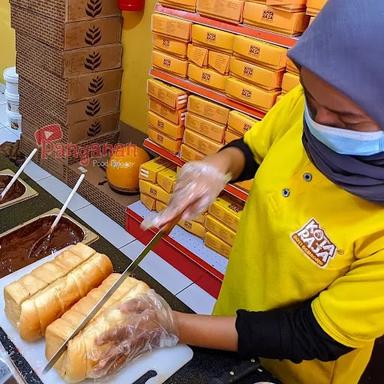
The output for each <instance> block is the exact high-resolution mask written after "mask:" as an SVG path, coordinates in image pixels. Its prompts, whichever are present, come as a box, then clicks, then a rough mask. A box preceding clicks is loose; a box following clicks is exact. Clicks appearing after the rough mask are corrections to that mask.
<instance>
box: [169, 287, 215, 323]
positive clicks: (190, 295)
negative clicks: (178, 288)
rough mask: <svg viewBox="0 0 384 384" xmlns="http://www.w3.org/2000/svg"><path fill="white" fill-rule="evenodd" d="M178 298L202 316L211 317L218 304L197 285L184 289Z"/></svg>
mask: <svg viewBox="0 0 384 384" xmlns="http://www.w3.org/2000/svg"><path fill="white" fill-rule="evenodd" d="M176 297H177V298H178V299H179V300H181V301H182V302H183V303H184V304H186V305H188V307H189V308H191V309H192V310H193V311H195V312H196V313H198V314H200V315H211V314H212V311H213V307H214V305H215V302H216V299H215V298H213V297H212V296H211V295H209V294H208V293H207V292H205V291H204V290H203V289H201V288H200V287H199V286H198V285H196V284H193V285H191V286H190V287H188V288H186V289H184V290H183V291H182V292H180V293H178V294H177V295H176Z"/></svg>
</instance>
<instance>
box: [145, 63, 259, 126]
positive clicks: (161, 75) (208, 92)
mask: <svg viewBox="0 0 384 384" xmlns="http://www.w3.org/2000/svg"><path fill="white" fill-rule="evenodd" d="M150 75H151V76H153V77H154V78H155V79H159V80H162V81H164V82H166V83H168V84H171V85H174V86H176V87H178V88H182V89H184V90H186V91H188V92H191V93H194V94H196V95H199V96H202V97H205V98H206V99H209V100H211V101H214V102H215V103H219V104H222V105H224V106H226V107H228V108H231V109H235V110H236V111H239V112H243V113H246V114H247V115H250V116H252V117H254V118H256V119H262V118H263V117H264V116H265V112H263V111H260V110H258V109H255V108H253V107H251V106H248V105H246V104H242V103H240V102H237V101H235V100H232V99H230V98H228V97H227V96H225V95H224V94H223V93H220V92H216V91H214V90H212V89H209V88H206V87H204V86H203V85H200V84H196V83H193V82H192V81H189V80H186V79H182V78H181V77H178V76H175V75H172V74H170V73H166V72H164V71H161V70H159V69H155V68H152V69H151V71H150Z"/></svg>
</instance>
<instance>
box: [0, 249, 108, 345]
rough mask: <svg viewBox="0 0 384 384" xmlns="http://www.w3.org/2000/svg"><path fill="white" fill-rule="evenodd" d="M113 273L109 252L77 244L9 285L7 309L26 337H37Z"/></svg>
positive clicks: (6, 292) (30, 338) (5, 294)
mask: <svg viewBox="0 0 384 384" xmlns="http://www.w3.org/2000/svg"><path fill="white" fill-rule="evenodd" d="M111 273H112V263H111V261H110V260H109V258H108V257H107V256H105V255H102V254H99V253H96V252H95V251H94V250H93V249H92V248H90V247H88V246H86V245H84V244H82V243H79V244H76V245H74V246H72V247H71V248H69V249H68V250H66V251H64V252H62V253H60V254H59V255H58V256H57V257H56V258H55V259H54V260H52V261H49V262H47V263H45V264H43V265H41V266H40V267H38V268H36V269H34V270H33V271H32V272H30V273H28V274H27V275H25V276H24V277H22V278H21V279H19V280H18V281H15V282H13V283H11V284H9V285H8V286H6V287H5V288H4V300H5V313H6V315H7V317H8V319H9V320H10V321H11V323H12V324H13V325H14V326H15V328H17V329H18V331H19V333H20V336H21V337H22V338H23V339H25V340H27V341H34V340H37V339H39V338H41V337H42V336H43V335H44V332H45V329H46V328H47V326H48V325H49V324H50V323H52V322H53V321H55V320H56V319H57V318H59V317H60V316H61V315H62V314H63V313H64V312H65V311H67V310H68V309H69V308H70V307H71V306H72V305H73V304H74V303H76V302H77V301H78V300H80V299H81V298H82V297H84V296H86V295H87V293H88V292H89V291H90V290H91V289H93V288H95V287H97V286H98V285H100V284H101V282H102V281H103V280H104V279H105V278H106V277H107V276H108V275H110V274H111Z"/></svg>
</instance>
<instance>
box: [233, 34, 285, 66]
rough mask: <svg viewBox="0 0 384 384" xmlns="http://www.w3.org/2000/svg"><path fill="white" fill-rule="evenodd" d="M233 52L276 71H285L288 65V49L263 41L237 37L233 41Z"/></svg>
mask: <svg viewBox="0 0 384 384" xmlns="http://www.w3.org/2000/svg"><path fill="white" fill-rule="evenodd" d="M233 52H234V54H235V55H236V56H241V57H243V58H244V59H245V60H251V61H252V62H255V63H256V64H258V65H262V66H265V67H268V68H271V69H274V70H276V71H279V70H283V69H285V67H286V64H287V49H286V48H283V47H279V46H277V45H274V44H269V43H265V42H264V41H261V40H256V39H252V38H250V37H245V36H240V35H237V36H236V37H235V38H234V41H233Z"/></svg>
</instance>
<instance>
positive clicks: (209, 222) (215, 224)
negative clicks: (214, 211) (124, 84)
mask: <svg viewBox="0 0 384 384" xmlns="http://www.w3.org/2000/svg"><path fill="white" fill-rule="evenodd" d="M205 228H206V229H207V231H208V232H211V233H212V234H214V235H215V236H217V237H218V238H219V239H220V240H223V241H224V242H226V243H227V244H229V245H231V246H232V245H233V243H234V242H235V238H236V232H235V231H233V230H232V229H230V228H228V227H227V226H226V225H224V224H223V223H222V222H221V221H219V220H217V219H215V218H214V217H213V216H212V215H207V217H206V219H205Z"/></svg>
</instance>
